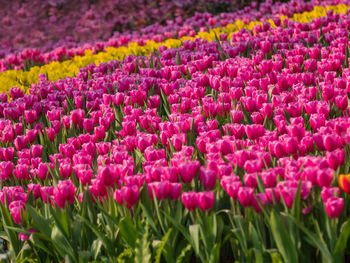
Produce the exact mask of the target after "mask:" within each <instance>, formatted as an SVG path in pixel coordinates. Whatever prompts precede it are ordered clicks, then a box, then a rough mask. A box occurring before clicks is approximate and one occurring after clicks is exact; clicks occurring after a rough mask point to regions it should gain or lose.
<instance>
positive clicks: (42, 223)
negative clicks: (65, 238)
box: [26, 204, 51, 238]
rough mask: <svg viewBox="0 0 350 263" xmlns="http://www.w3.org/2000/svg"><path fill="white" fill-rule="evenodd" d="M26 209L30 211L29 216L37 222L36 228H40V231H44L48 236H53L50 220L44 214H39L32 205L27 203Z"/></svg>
mask: <svg viewBox="0 0 350 263" xmlns="http://www.w3.org/2000/svg"><path fill="white" fill-rule="evenodd" d="M26 211H27V212H28V214H29V216H30V217H31V218H32V219H33V221H34V223H35V229H37V230H39V231H40V233H42V234H43V235H45V236H46V237H48V238H51V228H50V221H49V220H47V219H45V218H44V217H43V216H41V215H39V214H38V213H37V211H36V210H35V209H34V208H33V207H32V206H31V205H28V204H27V205H26Z"/></svg>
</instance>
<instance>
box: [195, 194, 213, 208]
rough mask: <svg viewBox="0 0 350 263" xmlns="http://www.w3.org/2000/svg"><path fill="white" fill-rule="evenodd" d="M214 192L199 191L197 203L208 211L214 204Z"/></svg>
mask: <svg viewBox="0 0 350 263" xmlns="http://www.w3.org/2000/svg"><path fill="white" fill-rule="evenodd" d="M214 202H215V198H214V192H213V191H210V192H199V193H197V204H198V206H199V208H200V209H201V210H203V211H208V210H210V209H211V208H212V207H213V206H214Z"/></svg>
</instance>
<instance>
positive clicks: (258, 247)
mask: <svg viewBox="0 0 350 263" xmlns="http://www.w3.org/2000/svg"><path fill="white" fill-rule="evenodd" d="M250 226H251V229H250V230H251V231H250V232H251V236H252V240H253V246H254V254H255V262H256V263H263V262H264V258H263V249H262V243H261V240H260V239H259V236H258V233H257V232H256V230H255V227H254V225H253V224H251V225H250Z"/></svg>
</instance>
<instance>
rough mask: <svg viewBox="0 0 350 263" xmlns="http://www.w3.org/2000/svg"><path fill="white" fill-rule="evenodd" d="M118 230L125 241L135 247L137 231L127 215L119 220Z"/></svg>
mask: <svg viewBox="0 0 350 263" xmlns="http://www.w3.org/2000/svg"><path fill="white" fill-rule="evenodd" d="M119 231H120V234H121V235H122V237H123V238H124V240H125V242H126V243H127V244H128V245H129V246H130V247H131V248H135V243H136V238H137V231H136V227H135V225H134V224H133V223H132V221H131V219H130V218H129V217H124V218H123V219H122V220H120V222H119Z"/></svg>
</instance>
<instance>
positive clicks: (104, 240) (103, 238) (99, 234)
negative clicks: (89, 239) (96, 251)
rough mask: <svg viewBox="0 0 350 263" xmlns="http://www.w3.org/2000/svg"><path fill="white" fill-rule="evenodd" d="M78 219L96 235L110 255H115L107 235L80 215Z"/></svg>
mask: <svg viewBox="0 0 350 263" xmlns="http://www.w3.org/2000/svg"><path fill="white" fill-rule="evenodd" d="M78 217H79V218H80V219H81V220H82V221H83V222H84V223H85V224H86V225H87V226H88V227H89V228H90V229H91V230H92V232H94V233H95V235H96V236H97V237H98V238H99V239H100V240H101V242H102V243H103V245H104V246H105V248H106V249H107V250H108V251H109V253H112V254H114V249H113V246H112V244H111V243H110V242H109V240H108V239H107V238H106V236H105V233H104V232H102V231H100V230H99V229H98V228H97V227H96V226H95V225H94V224H92V223H90V221H88V220H87V219H86V218H84V217H82V216H80V215H78Z"/></svg>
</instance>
